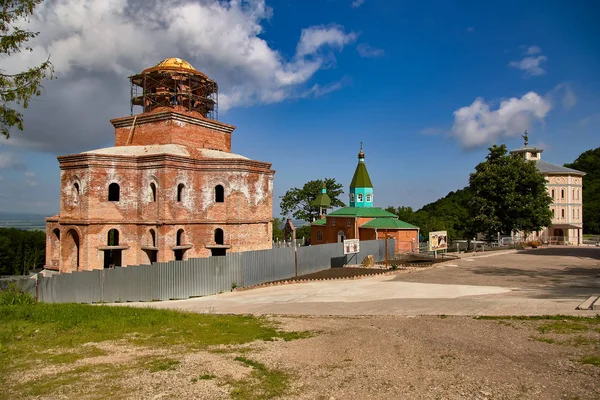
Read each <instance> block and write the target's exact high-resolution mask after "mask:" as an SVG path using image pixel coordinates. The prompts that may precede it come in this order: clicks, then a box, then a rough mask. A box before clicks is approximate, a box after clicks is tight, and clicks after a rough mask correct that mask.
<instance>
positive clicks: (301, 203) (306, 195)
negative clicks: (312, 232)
mask: <svg viewBox="0 0 600 400" xmlns="http://www.w3.org/2000/svg"><path fill="white" fill-rule="evenodd" d="M322 187H323V181H322V180H316V181H309V182H306V183H305V184H304V186H303V187H302V189H298V188H293V189H290V190H288V191H287V192H286V193H285V195H284V196H283V197H282V199H281V203H280V207H281V212H282V214H284V215H288V214H292V216H293V217H294V218H295V219H301V220H303V221H307V222H313V221H315V220H316V219H317V218H319V208H318V207H312V206H311V205H310V204H311V203H312V202H313V201H314V200H315V199H316V198H317V196H318V195H319V193H321V189H322ZM325 187H326V188H327V194H328V195H329V198H331V206H332V207H345V206H346V204H344V203H343V202H342V201H341V200H340V199H339V196H340V195H341V194H342V193H344V191H343V190H342V187H343V186H342V185H341V184H339V183H337V182H336V181H335V179H333V178H326V179H325Z"/></svg>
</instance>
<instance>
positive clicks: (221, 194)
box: [215, 185, 225, 203]
mask: <svg viewBox="0 0 600 400" xmlns="http://www.w3.org/2000/svg"><path fill="white" fill-rule="evenodd" d="M224 201H225V189H223V186H221V185H217V186H215V202H216V203H223V202H224Z"/></svg>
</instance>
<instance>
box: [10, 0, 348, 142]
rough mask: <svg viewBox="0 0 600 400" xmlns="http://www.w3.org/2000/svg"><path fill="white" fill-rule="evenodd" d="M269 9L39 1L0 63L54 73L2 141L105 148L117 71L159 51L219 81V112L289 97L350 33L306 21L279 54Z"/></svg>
mask: <svg viewBox="0 0 600 400" xmlns="http://www.w3.org/2000/svg"><path fill="white" fill-rule="evenodd" d="M272 14H273V11H272V9H271V8H270V7H268V6H267V5H266V3H265V0H246V1H240V0H229V1H225V0H203V1H194V0H177V1H173V2H170V3H169V7H165V6H164V2H162V1H159V0H55V1H47V2H43V3H42V4H40V5H39V6H38V7H37V8H36V13H35V15H34V16H33V17H32V18H31V22H30V23H29V24H28V25H27V29H31V30H33V31H39V32H41V33H40V35H39V36H38V37H36V38H35V39H33V40H32V41H31V42H30V44H31V46H32V48H33V51H32V52H23V53H19V54H16V55H14V56H11V57H9V58H6V59H4V60H3V66H2V68H3V70H5V71H6V72H14V71H20V70H23V69H24V68H26V67H28V66H32V65H36V64H39V63H40V62H42V61H43V60H45V59H46V58H47V57H48V55H50V56H51V61H52V62H53V64H54V66H55V69H56V75H57V77H58V78H59V79H57V80H55V81H52V82H47V83H46V84H45V86H46V89H47V92H46V93H45V94H44V96H42V97H41V98H39V100H38V101H37V102H36V103H35V104H33V103H32V104H31V105H30V109H31V111H30V112H28V113H26V115H25V129H26V130H25V131H24V132H19V133H16V132H15V135H14V136H13V137H14V138H15V139H14V140H13V139H12V138H11V141H10V142H11V143H9V144H10V145H21V146H26V147H30V148H31V147H33V148H37V149H41V150H49V151H53V152H64V151H66V149H68V151H73V150H75V151H81V149H82V148H90V147H93V146H97V145H100V144H108V143H107V141H108V140H110V137H109V136H110V133H107V132H106V129H107V127H106V125H107V119H108V118H115V117H119V116H122V115H125V114H127V111H128V102H129V95H128V82H127V80H126V77H127V76H128V75H129V74H132V73H136V72H140V71H141V70H143V69H145V68H147V67H149V66H153V65H155V64H156V63H158V62H159V61H160V60H162V59H164V58H168V57H180V58H184V59H186V60H187V61H189V62H190V63H191V64H192V65H194V67H195V68H196V69H198V70H201V71H203V72H205V73H206V74H207V75H208V76H210V77H211V78H213V79H215V80H216V81H217V82H218V84H219V89H220V93H219V109H220V111H221V112H223V111H226V110H227V109H230V108H232V107H236V106H250V105H256V104H265V103H274V102H281V101H284V100H285V99H287V98H296V97H298V96H299V95H300V94H302V93H304V92H305V91H306V90H307V88H306V85H308V84H309V81H310V80H311V79H312V78H313V77H314V76H315V74H316V72H317V71H319V70H320V69H323V68H327V67H330V66H331V65H332V64H333V63H335V57H334V51H340V50H342V49H343V48H344V46H346V45H347V44H349V43H351V42H352V41H354V40H355V39H356V37H357V35H356V34H355V33H353V32H346V31H345V30H344V28H343V27H342V26H339V25H327V26H312V27H307V28H306V29H303V30H302V31H301V32H299V35H300V39H299V41H298V43H297V51H296V53H295V54H293V55H291V56H290V57H286V56H284V55H283V54H282V53H280V52H279V51H278V50H277V49H275V48H273V47H272V46H271V45H270V44H269V43H268V42H267V41H266V40H264V39H263V38H261V37H260V35H261V34H263V33H264V28H263V25H264V23H265V22H266V21H268V19H269V18H271V16H272ZM312 85H314V83H313V84H312ZM312 85H311V86H312ZM69 107H70V108H69ZM41 110H43V111H41ZM117 110H121V111H117ZM28 111H29V110H28ZM44 113H45V114H46V115H44ZM60 114H63V115H62V118H61V121H58V117H57V115H60ZM35 118H38V119H39V121H37V122H36V121H35ZM74 121H77V123H74ZM80 122H81V125H80V126H79V127H76V125H77V124H79V123H80ZM44 124H47V125H48V126H46V127H45V126H44ZM109 127H110V125H109ZM48 131H51V132H52V133H53V135H54V137H53V139H52V141H51V140H49V138H48V135H47V132H48Z"/></svg>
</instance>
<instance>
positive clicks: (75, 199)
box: [73, 182, 79, 204]
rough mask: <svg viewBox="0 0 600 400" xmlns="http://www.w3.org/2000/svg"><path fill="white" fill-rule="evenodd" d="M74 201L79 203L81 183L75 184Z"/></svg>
mask: <svg viewBox="0 0 600 400" xmlns="http://www.w3.org/2000/svg"><path fill="white" fill-rule="evenodd" d="M73 202H74V203H75V204H77V203H78V202H79V183H77V182H75V183H74V184H73Z"/></svg>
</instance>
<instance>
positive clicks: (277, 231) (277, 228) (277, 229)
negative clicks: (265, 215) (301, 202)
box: [273, 218, 285, 242]
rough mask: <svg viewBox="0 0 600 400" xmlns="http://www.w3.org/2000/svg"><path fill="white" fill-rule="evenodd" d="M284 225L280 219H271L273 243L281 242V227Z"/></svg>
mask: <svg viewBox="0 0 600 400" xmlns="http://www.w3.org/2000/svg"><path fill="white" fill-rule="evenodd" d="M284 225H285V223H284V222H283V220H282V219H281V218H273V240H274V241H277V240H278V241H280V242H281V241H282V240H283V226H284Z"/></svg>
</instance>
